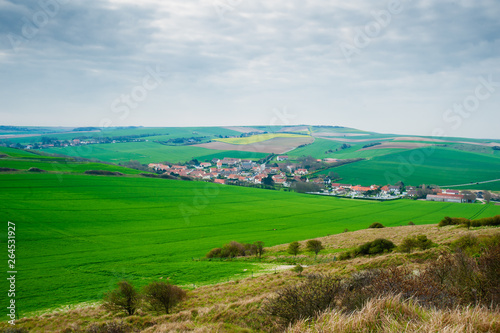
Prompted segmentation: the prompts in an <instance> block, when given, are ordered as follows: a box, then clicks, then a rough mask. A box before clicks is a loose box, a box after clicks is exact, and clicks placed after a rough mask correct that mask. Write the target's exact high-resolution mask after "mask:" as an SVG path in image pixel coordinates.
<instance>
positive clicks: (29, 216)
mask: <svg viewBox="0 0 500 333" xmlns="http://www.w3.org/2000/svg"><path fill="white" fill-rule="evenodd" d="M61 176H62V177H61V178H60V179H57V178H56V177H55V175H54V174H28V173H11V174H0V220H1V221H4V223H5V222H7V221H11V222H14V223H15V224H16V256H17V262H16V268H17V270H18V272H19V274H18V280H17V288H18V290H19V291H22V292H20V293H19V294H18V295H17V298H16V299H17V304H18V311H19V313H21V314H23V313H27V312H30V311H35V310H41V309H46V308H54V307H56V306H59V305H66V304H74V303H78V302H84V301H94V300H99V299H101V298H102V295H103V293H104V292H105V291H107V290H110V289H112V288H113V287H114V285H115V284H116V282H118V281H119V280H121V279H128V280H131V281H132V282H133V283H134V284H136V285H137V286H143V285H145V284H147V283H149V282H151V281H153V280H157V279H159V278H163V279H165V280H169V281H171V282H173V283H176V284H180V285H183V286H185V287H191V286H193V285H196V286H199V285H203V284H210V283H215V282H220V281H226V280H228V279H234V278H235V277H238V278H241V277H244V276H248V275H249V274H251V272H252V271H254V272H257V271H258V270H260V269H262V266H261V265H259V263H257V262H244V261H205V260H201V261H198V259H199V258H202V257H203V256H204V255H205V254H206V253H207V252H208V251H209V250H210V249H212V248H214V247H219V246H221V245H223V244H224V243H226V242H229V241H231V240H236V241H239V242H254V241H257V240H261V241H264V242H265V243H266V246H273V245H278V244H283V243H288V242H291V241H295V240H304V239H309V238H315V237H321V236H326V235H328V234H337V233H341V232H342V231H343V230H344V229H345V228H348V229H349V230H359V229H365V228H366V227H367V226H368V225H370V224H371V223H372V222H375V221H377V222H381V223H383V224H384V225H386V226H399V225H406V224H407V223H408V222H409V221H413V222H414V223H415V224H430V223H437V222H439V221H440V220H441V219H442V218H443V217H444V216H446V215H450V216H461V217H467V218H469V217H472V216H474V217H484V216H493V215H497V214H500V206H494V205H488V206H485V205H474V204H471V205H465V204H451V203H436V202H415V201H411V200H398V201H391V202H372V201H362V200H351V199H338V198H333V197H322V196H311V195H303V194H296V193H292V192H284V191H268V190H260V189H252V188H243V187H236V186H235V187H233V186H222V185H216V184H211V183H204V182H187V181H174V180H164V179H150V178H141V177H130V176H126V177H105V176H88V175H77V174H62V175H61ZM4 230H5V229H4ZM2 232H3V233H4V235H5V231H2ZM4 240H5V237H2V243H3V242H4ZM2 280H3V281H5V279H2ZM1 287H2V288H6V287H7V286H6V282H2V284H1ZM4 305H5V300H2V306H4Z"/></svg>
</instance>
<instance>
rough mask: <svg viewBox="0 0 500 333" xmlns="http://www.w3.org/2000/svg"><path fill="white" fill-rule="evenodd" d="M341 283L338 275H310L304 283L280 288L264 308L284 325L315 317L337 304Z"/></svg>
mask: <svg viewBox="0 0 500 333" xmlns="http://www.w3.org/2000/svg"><path fill="white" fill-rule="evenodd" d="M340 292H341V283H340V280H339V279H338V278H336V277H332V276H325V275H317V276H308V277H307V280H306V281H304V282H303V283H300V284H297V285H294V286H288V287H285V288H283V289H281V290H279V291H278V292H277V293H276V295H275V296H274V297H272V298H271V299H268V300H267V301H266V303H264V306H263V308H262V312H263V313H264V314H267V315H270V316H273V317H275V318H277V319H278V320H279V322H280V323H281V324H283V325H284V326H286V325H289V324H290V323H293V322H296V321H297V320H301V319H307V318H313V317H315V316H316V315H318V313H319V312H321V311H324V310H326V309H328V308H330V307H331V306H333V305H334V304H335V301H336V299H338V298H339V297H340Z"/></svg>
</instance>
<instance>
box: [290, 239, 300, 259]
mask: <svg viewBox="0 0 500 333" xmlns="http://www.w3.org/2000/svg"><path fill="white" fill-rule="evenodd" d="M299 252H300V244H299V242H291V243H290V245H288V253H290V254H293V255H294V256H296V255H297V254H299Z"/></svg>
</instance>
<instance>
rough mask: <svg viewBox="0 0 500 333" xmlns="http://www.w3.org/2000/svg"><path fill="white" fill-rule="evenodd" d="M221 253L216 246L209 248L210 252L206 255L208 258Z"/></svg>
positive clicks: (216, 256) (219, 255)
mask: <svg viewBox="0 0 500 333" xmlns="http://www.w3.org/2000/svg"><path fill="white" fill-rule="evenodd" d="M221 253H222V249H221V248H220V247H217V248H215V249H212V250H210V252H208V253H207V255H206V257H207V258H209V259H212V258H220V257H221Z"/></svg>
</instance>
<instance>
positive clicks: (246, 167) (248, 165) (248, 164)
mask: <svg viewBox="0 0 500 333" xmlns="http://www.w3.org/2000/svg"><path fill="white" fill-rule="evenodd" d="M241 168H242V169H243V170H250V169H252V168H253V162H252V161H247V162H242V163H241Z"/></svg>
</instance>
